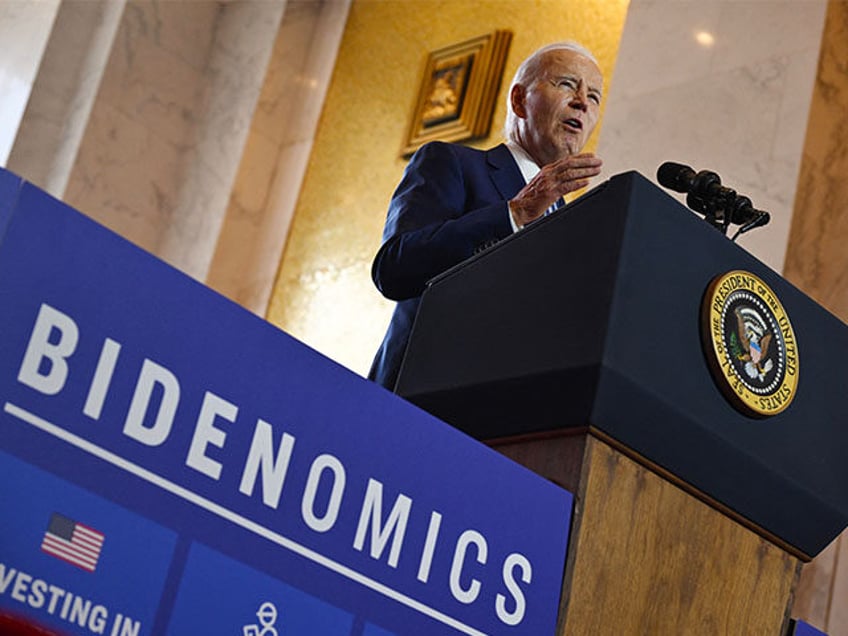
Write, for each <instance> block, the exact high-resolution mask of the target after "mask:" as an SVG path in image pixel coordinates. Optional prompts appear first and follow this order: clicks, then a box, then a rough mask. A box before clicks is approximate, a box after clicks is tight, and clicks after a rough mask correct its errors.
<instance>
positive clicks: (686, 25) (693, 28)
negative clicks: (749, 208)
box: [598, 0, 826, 272]
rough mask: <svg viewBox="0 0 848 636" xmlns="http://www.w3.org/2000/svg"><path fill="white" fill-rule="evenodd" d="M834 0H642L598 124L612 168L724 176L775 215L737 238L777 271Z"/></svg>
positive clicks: (634, 9)
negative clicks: (669, 165) (677, 167)
mask: <svg viewBox="0 0 848 636" xmlns="http://www.w3.org/2000/svg"><path fill="white" fill-rule="evenodd" d="M825 7H826V1H825V0H805V1H803V2H799V1H798V0H759V1H754V2H750V1H737V0H731V1H728V0H706V1H705V0H697V1H689V0H680V1H676V2H669V1H668V0H665V1H663V0H660V1H654V0H633V1H632V2H631V3H630V9H629V11H628V14H627V23H626V25H625V28H624V36H623V37H622V41H621V50H620V53H619V59H618V63H617V65H616V69H615V74H614V76H613V78H612V83H611V88H610V91H609V95H608V105H607V111H606V116H605V118H604V123H603V130H602V131H601V139H600V143H599V149H598V152H599V154H600V155H601V156H602V157H603V158H604V161H605V165H604V172H605V173H606V174H607V175H610V174H615V173H617V172H622V171H625V170H637V171H639V172H641V173H642V174H643V175H645V176H646V177H648V178H650V179H654V180H655V175H656V171H657V168H658V167H659V166H660V164H662V163H663V162H665V161H675V162H679V163H684V164H686V165H689V166H692V167H693V168H694V169H695V170H712V171H714V172H717V173H718V174H719V175H720V176H721V177H722V182H723V183H724V184H725V185H727V186H729V187H731V188H733V189H735V190H737V191H738V192H739V193H741V194H745V195H747V196H748V197H750V198H751V200H752V201H753V202H754V206H755V207H757V208H759V209H763V210H767V211H768V212H769V213H770V214H771V219H772V220H771V223H770V224H769V225H768V226H766V227H765V228H761V229H757V230H756V231H753V232H751V233H749V234H746V235H743V236H741V237H740V238H739V243H740V245H742V246H744V247H745V248H746V249H748V250H749V251H751V252H752V253H753V254H754V255H756V256H757V257H758V258H760V260H762V261H764V262H765V263H767V264H768V265H770V266H771V267H772V268H773V269H775V270H776V271H778V272H780V271H781V270H782V269H783V261H784V255H785V251H786V243H787V237H788V235H789V224H790V220H791V218H792V205H793V202H794V198H795V188H796V183H797V181H798V171H799V167H800V157H801V149H802V146H803V143H804V135H805V132H806V124H807V114H808V112H809V108H810V100H811V95H812V88H813V80H814V78H815V71H816V61H817V59H818V53H819V41H820V38H821V32H822V25H823V23H824V13H825ZM674 196H676V197H678V199H679V200H681V201H684V200H685V197H684V196H683V195H674Z"/></svg>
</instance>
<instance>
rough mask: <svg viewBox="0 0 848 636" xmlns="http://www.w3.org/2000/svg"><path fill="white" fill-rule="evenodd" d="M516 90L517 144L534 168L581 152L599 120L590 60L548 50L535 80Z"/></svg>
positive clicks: (597, 78) (597, 77) (597, 75)
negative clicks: (528, 157)
mask: <svg viewBox="0 0 848 636" xmlns="http://www.w3.org/2000/svg"><path fill="white" fill-rule="evenodd" d="M515 89H517V90H516V91H515V93H514V94H513V98H512V99H513V110H514V111H515V114H516V115H518V117H519V124H518V125H519V128H518V131H519V140H520V142H521V145H522V146H523V147H524V149H525V150H526V151H527V152H529V153H530V156H532V157H533V159H535V160H536V162H537V163H538V164H539V165H546V164H549V163H551V162H553V161H556V160H557V159H561V158H563V157H566V156H569V155H576V154H578V153H579V152H580V151H581V150H582V149H583V146H584V145H585V144H586V141H587V140H588V139H589V135H591V134H592V131H593V130H594V128H595V124H596V123H597V122H598V115H599V111H600V104H601V93H602V89H603V76H602V75H601V71H600V69H599V68H598V67H597V65H596V64H595V63H594V62H593V61H592V60H590V59H589V58H587V57H585V56H583V55H581V54H580V53H578V52H577V51H571V50H568V49H557V50H553V51H548V52H547V53H545V55H544V57H543V58H542V63H541V65H540V68H539V73H538V74H537V76H536V78H535V79H533V80H532V81H531V82H530V84H529V85H528V86H526V87H520V86H516V87H515Z"/></svg>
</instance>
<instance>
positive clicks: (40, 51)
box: [0, 0, 60, 165]
mask: <svg viewBox="0 0 848 636" xmlns="http://www.w3.org/2000/svg"><path fill="white" fill-rule="evenodd" d="M59 2H60V0H45V1H43V2H31V1H30V0H6V1H5V2H0V42H2V43H3V50H2V54H0V165H5V164H6V163H7V160H8V158H9V153H10V152H11V150H12V146H13V144H14V143H15V138H16V136H17V134H18V128H19V126H20V123H21V120H22V119H23V115H24V110H25V109H26V107H27V103H28V102H29V98H30V94H31V93H32V89H33V84H34V83H35V77H36V74H37V73H38V67H39V65H40V64H41V58H42V56H43V55H44V49H45V47H46V46H47V40H48V37H49V35H50V30H51V28H52V25H53V20H54V19H55V17H56V12H57V11H58V10H59Z"/></svg>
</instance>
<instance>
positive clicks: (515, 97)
mask: <svg viewBox="0 0 848 636" xmlns="http://www.w3.org/2000/svg"><path fill="white" fill-rule="evenodd" d="M526 97H527V91H526V90H525V88H524V87H523V86H522V85H521V84H516V85H515V86H513V87H512V90H511V91H510V92H509V103H510V104H511V105H512V112H513V113H515V115H516V116H517V117H520V118H521V119H524V118H525V117H527V109H526V108H525V107H524V101H525V98H526Z"/></svg>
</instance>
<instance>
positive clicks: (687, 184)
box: [657, 161, 695, 192]
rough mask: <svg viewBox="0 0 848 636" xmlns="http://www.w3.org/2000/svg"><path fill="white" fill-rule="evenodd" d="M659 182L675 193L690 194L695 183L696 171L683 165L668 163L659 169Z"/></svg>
mask: <svg viewBox="0 0 848 636" xmlns="http://www.w3.org/2000/svg"><path fill="white" fill-rule="evenodd" d="M657 181H659V182H660V185H662V186H665V187H666V188H668V189H670V190H674V191H675V192H689V190H691V189H692V184H693V183H694V181H695V171H694V170H692V168H690V167H689V166H684V165H683V164H682V163H674V162H673V161H666V162H665V163H664V164H662V165H661V166H660V167H659V168H658V169H657Z"/></svg>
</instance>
